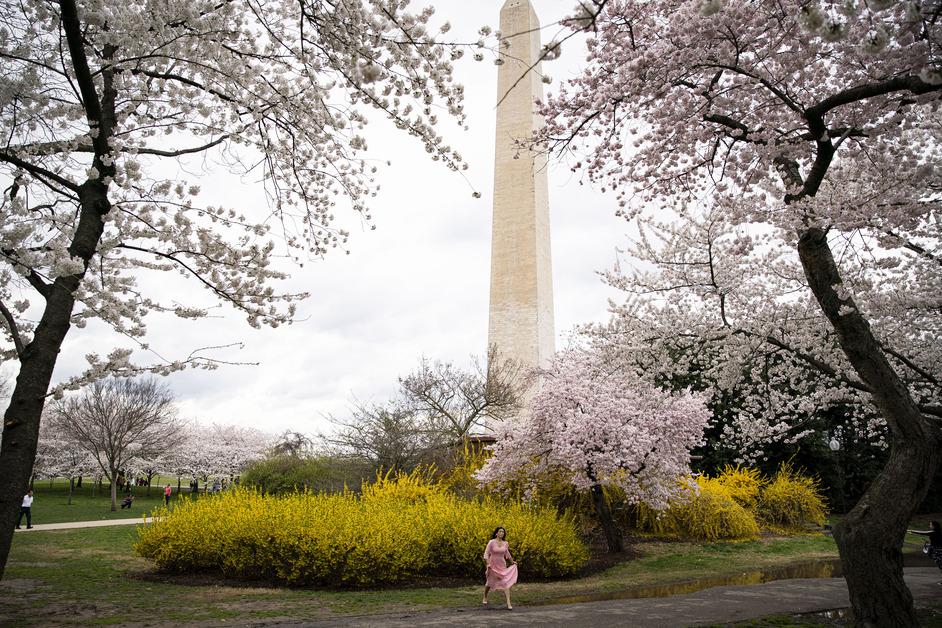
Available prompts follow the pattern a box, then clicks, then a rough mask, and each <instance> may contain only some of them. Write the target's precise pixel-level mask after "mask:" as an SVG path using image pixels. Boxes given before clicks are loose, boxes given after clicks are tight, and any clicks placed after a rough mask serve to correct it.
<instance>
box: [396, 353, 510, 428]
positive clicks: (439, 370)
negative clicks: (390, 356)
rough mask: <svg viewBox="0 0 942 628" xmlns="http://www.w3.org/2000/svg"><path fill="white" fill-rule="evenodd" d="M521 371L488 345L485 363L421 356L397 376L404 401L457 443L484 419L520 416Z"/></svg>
mask: <svg viewBox="0 0 942 628" xmlns="http://www.w3.org/2000/svg"><path fill="white" fill-rule="evenodd" d="M521 371H522V369H521V367H520V365H519V364H517V363H516V362H514V361H513V360H510V359H504V358H501V357H500V355H498V353H497V349H496V346H491V347H490V348H489V349H488V352H487V361H486V363H485V364H484V365H482V364H481V362H480V360H478V359H476V358H475V359H473V360H472V368H471V370H463V369H460V368H457V367H455V366H454V365H453V364H451V363H450V362H430V361H429V360H428V359H426V358H423V359H422V361H421V362H420V363H419V368H418V369H416V370H415V371H414V372H413V373H411V374H410V375H408V376H407V377H403V378H400V379H399V384H400V386H401V395H402V403H403V405H404V406H405V407H408V408H409V409H410V410H412V411H413V412H414V413H416V414H418V415H421V416H423V417H424V418H425V421H426V422H427V423H428V424H429V428H430V429H434V430H436V431H438V432H440V433H441V434H442V435H444V436H446V437H447V438H448V439H449V440H450V442H451V444H457V443H458V442H460V441H461V440H462V439H463V438H465V437H466V436H468V434H470V433H471V432H473V431H474V430H475V428H482V427H483V426H484V421H485V420H486V419H488V418H490V419H492V420H495V421H502V420H506V419H510V418H513V417H514V416H515V415H516V414H517V412H518V411H519V409H520V399H521V397H520V386H521V383H522V381H523V378H522V372H521Z"/></svg>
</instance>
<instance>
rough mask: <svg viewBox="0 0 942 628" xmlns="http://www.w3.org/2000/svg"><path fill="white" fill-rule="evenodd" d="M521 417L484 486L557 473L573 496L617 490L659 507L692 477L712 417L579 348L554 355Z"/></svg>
mask: <svg viewBox="0 0 942 628" xmlns="http://www.w3.org/2000/svg"><path fill="white" fill-rule="evenodd" d="M540 377H541V382H540V384H539V385H538V389H537V390H536V392H535V393H534V395H533V397H532V399H531V400H530V404H529V406H528V409H527V411H526V412H525V413H524V415H523V417H522V418H520V419H519V420H517V421H508V422H506V423H504V424H502V427H501V432H500V433H499V434H498V437H497V442H496V443H495V445H494V446H493V455H492V456H491V458H490V459H488V461H487V463H486V464H485V465H484V467H483V468H482V469H481V471H480V472H479V474H478V478H479V479H480V480H481V481H483V482H487V483H496V484H501V483H505V482H510V481H514V480H519V479H520V478H521V476H522V475H525V476H526V479H527V480H530V481H537V479H538V478H539V477H541V476H542V475H543V474H544V473H551V472H559V471H562V472H563V473H564V474H565V476H566V477H567V478H568V480H569V481H570V482H571V483H572V485H573V486H575V487H576V488H578V489H590V488H592V487H593V486H606V485H610V486H618V487H619V488H621V489H622V490H624V492H625V495H626V497H627V499H628V500H629V501H631V502H638V501H644V502H645V503H647V504H650V505H652V506H653V507H655V508H665V507H666V506H667V502H668V500H669V499H670V497H671V496H673V495H674V494H675V493H676V492H677V491H678V490H679V489H680V486H681V485H680V483H679V479H680V478H681V477H683V476H685V475H687V474H689V472H690V468H689V464H690V450H691V449H692V448H693V447H695V446H697V445H698V444H700V443H701V441H702V438H703V429H704V427H705V425H706V423H707V420H708V419H709V416H710V413H709V411H708V410H707V408H706V406H705V404H704V401H703V399H702V398H700V397H699V396H697V395H693V394H690V393H686V392H685V393H676V394H671V393H669V392H665V391H663V390H660V389H658V388H656V387H655V386H653V385H651V384H650V383H648V382H645V381H644V380H643V379H641V378H640V377H639V376H638V375H637V374H636V373H634V372H633V371H631V370H629V369H624V368H620V367H618V366H616V365H613V364H611V363H609V362H608V361H607V360H606V359H604V354H602V353H600V352H595V351H590V350H585V349H570V350H567V351H563V352H560V353H559V354H557V356H556V357H555V358H554V360H553V363H552V364H551V365H550V366H549V367H548V369H546V370H545V371H543V372H541V373H540Z"/></svg>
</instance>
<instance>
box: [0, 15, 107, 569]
mask: <svg viewBox="0 0 942 628" xmlns="http://www.w3.org/2000/svg"><path fill="white" fill-rule="evenodd" d="M59 10H60V15H61V18H62V19H61V24H62V31H63V32H64V34H65V39H66V42H67V44H68V50H69V58H70V60H71V62H72V69H73V70H74V72H75V84H76V85H77V87H78V88H79V90H80V92H81V95H82V104H83V106H84V108H85V114H86V118H87V120H88V124H89V127H90V128H97V130H98V133H97V134H96V135H95V136H94V137H93V138H92V145H93V147H94V157H93V158H92V165H93V166H94V167H95V169H96V170H97V171H98V172H99V176H100V178H98V179H94V180H93V179H89V180H87V181H85V183H83V184H82V185H75V184H74V183H71V182H70V181H68V180H66V179H65V178H62V179H61V180H57V183H59V184H60V185H62V186H63V187H68V188H70V192H73V193H75V195H76V196H77V197H78V209H79V217H78V225H77V226H76V227H75V235H74V236H73V238H72V242H71V243H70V244H69V248H68V251H69V255H70V256H71V257H73V258H77V259H80V260H82V262H83V266H84V268H86V269H87V268H88V264H89V261H90V260H91V259H92V256H94V255H95V251H96V250H97V249H98V243H99V242H100V241H101V234H102V232H103V231H104V222H103V220H102V217H103V216H104V215H105V214H107V213H108V212H109V211H110V209H111V204H110V203H109V201H108V187H107V185H105V183H104V182H103V181H104V180H105V178H110V177H113V176H114V174H115V168H114V164H113V162H110V161H109V162H108V163H107V164H106V163H105V162H104V161H103V160H102V158H103V156H105V155H107V154H109V153H110V152H111V147H110V146H109V144H108V142H109V141H110V140H111V139H112V137H113V135H114V128H115V124H116V117H115V107H114V104H115V101H116V98H117V92H116V90H115V87H114V72H113V70H112V69H110V68H104V69H102V71H101V84H102V93H101V98H100V99H99V95H98V92H97V89H98V88H97V86H96V84H95V79H94V77H93V74H92V71H91V69H90V68H89V65H88V57H87V56H86V52H85V42H84V40H83V36H82V24H81V22H80V20H79V15H78V7H77V6H76V3H75V0H59ZM114 52H115V49H114V47H113V46H111V45H107V46H105V48H104V49H103V51H102V56H103V57H104V58H105V59H108V58H111V57H112V56H113V55H114ZM27 270H28V274H27V277H26V278H27V280H28V281H29V282H30V284H31V285H32V286H33V287H34V288H35V289H36V291H37V292H39V293H40V294H41V295H42V296H43V297H44V298H45V301H46V305H45V309H44V310H43V313H42V317H41V318H40V320H39V324H38V325H37V326H36V330H35V332H34V334H33V339H32V341H30V343H29V344H28V345H26V346H25V347H23V350H22V352H21V353H20V354H19V356H18V357H19V360H20V372H19V374H18V375H17V377H16V385H15V386H14V387H13V394H12V396H11V397H10V405H9V406H8V407H7V410H6V412H5V413H4V415H3V442H2V444H0V478H3V482H2V483H0V578H2V577H3V572H4V570H5V568H6V564H7V557H8V556H9V554H10V546H11V545H12V543H13V529H14V527H15V524H16V519H17V517H18V516H19V509H20V505H21V504H22V497H23V494H24V492H25V489H26V485H27V484H28V483H29V479H30V475H31V474H32V472H33V461H34V460H35V458H36V444H37V442H38V440H39V421H40V417H41V416H42V411H43V405H44V403H45V401H46V394H47V393H48V392H49V383H50V382H51V380H52V372H53V370H54V369H55V366H56V360H57V358H58V357H59V351H60V350H61V348H62V342H63V341H64V340H65V336H66V334H67V333H68V331H69V327H70V326H71V317H72V309H73V306H74V305H75V298H74V297H73V295H74V294H75V290H76V289H77V288H78V286H79V284H80V283H81V281H82V279H83V278H84V276H85V271H84V270H83V271H82V272H80V273H77V274H74V275H63V276H60V277H56V279H55V281H54V282H52V283H51V284H50V283H46V281H45V280H44V279H42V278H41V277H40V276H39V275H37V274H36V273H34V272H29V271H30V269H27Z"/></svg>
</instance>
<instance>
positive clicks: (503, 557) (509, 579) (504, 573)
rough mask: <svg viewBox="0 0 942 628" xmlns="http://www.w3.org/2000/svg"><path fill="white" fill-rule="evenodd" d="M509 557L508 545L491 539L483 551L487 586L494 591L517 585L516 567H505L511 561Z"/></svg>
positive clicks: (511, 558) (511, 557) (514, 565)
mask: <svg viewBox="0 0 942 628" xmlns="http://www.w3.org/2000/svg"><path fill="white" fill-rule="evenodd" d="M513 559H514V558H513V556H511V555H510V545H509V544H508V543H504V542H502V541H498V540H497V539H491V540H490V541H488V542H487V549H485V550H484V561H485V562H487V571H486V572H485V576H486V577H487V586H489V587H490V588H492V589H494V590H495V591H501V590H503V589H509V588H510V587H512V586H514V585H515V584H516V583H517V565H516V564H513V565H511V566H510V567H508V566H507V561H508V560H513Z"/></svg>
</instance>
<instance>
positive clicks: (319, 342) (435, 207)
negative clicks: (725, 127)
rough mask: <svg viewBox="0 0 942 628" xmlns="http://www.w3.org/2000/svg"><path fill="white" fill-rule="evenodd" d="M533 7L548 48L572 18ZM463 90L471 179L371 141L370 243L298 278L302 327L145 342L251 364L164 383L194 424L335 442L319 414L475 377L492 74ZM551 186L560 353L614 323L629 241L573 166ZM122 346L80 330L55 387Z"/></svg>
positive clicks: (487, 228)
mask: <svg viewBox="0 0 942 628" xmlns="http://www.w3.org/2000/svg"><path fill="white" fill-rule="evenodd" d="M431 4H433V5H434V6H435V8H436V18H435V20H436V21H437V22H438V23H441V22H442V21H444V20H448V21H450V22H451V23H452V26H453V29H452V31H451V33H449V35H453V36H454V37H455V38H457V39H462V40H464V41H468V40H471V41H473V40H475V39H477V35H476V32H477V29H478V28H479V27H480V26H481V25H484V24H490V25H492V26H493V27H495V28H496V27H497V24H498V15H499V10H500V6H501V4H502V2H501V0H475V1H474V2H465V1H462V0H439V1H436V2H432V3H431ZM533 4H534V6H535V8H536V10H537V13H538V15H539V16H540V19H541V22H542V23H543V24H544V25H547V26H546V27H545V28H544V31H543V39H544V42H545V41H547V40H548V39H550V38H551V37H552V36H553V35H555V34H556V33H557V32H558V31H559V28H558V27H556V26H549V25H550V24H552V23H553V22H556V21H557V20H559V19H560V18H561V17H562V16H563V15H565V14H566V13H568V12H569V11H571V10H572V5H574V4H575V2H559V1H553V0H534V2H533ZM420 5H424V3H422V2H419V3H417V4H416V6H420ZM578 48H579V47H578V46H569V47H568V48H566V49H564V50H563V56H562V58H561V59H560V60H558V61H554V62H552V64H546V67H544V71H545V72H546V73H548V74H550V75H552V77H553V78H554V85H555V84H557V83H558V82H559V80H560V79H565V78H566V77H568V76H571V75H573V74H575V72H576V71H577V69H578V68H579V66H580V63H581V62H582V61H583V53H582V51H580V50H579V49H578ZM456 74H457V76H456V79H457V80H458V81H460V82H461V83H463V84H464V85H465V87H466V93H467V101H466V109H467V111H468V124H469V126H470V129H469V131H467V132H461V131H460V130H457V129H454V130H450V131H449V132H448V133H447V134H446V138H447V140H448V142H449V143H450V144H452V145H453V146H457V147H459V150H460V152H461V153H462V155H463V156H464V157H465V159H466V160H467V161H468V162H469V164H470V169H469V170H468V171H467V172H466V173H465V177H466V178H465V177H462V176H461V175H459V174H456V173H453V172H450V171H448V170H446V169H445V168H444V167H443V166H442V165H441V164H440V163H436V162H432V161H430V160H428V159H427V156H426V153H425V151H424V150H423V149H422V147H421V145H420V144H419V143H418V142H416V141H413V140H412V139H411V138H409V137H407V136H405V135H401V134H398V133H396V132H395V131H394V130H392V129H390V126H389V125H388V124H387V123H385V122H384V121H382V120H379V119H377V121H376V122H375V123H373V124H371V125H369V127H368V129H367V137H368V141H369V145H370V152H371V154H372V155H374V156H375V157H376V158H377V159H381V160H384V161H385V160H386V159H389V160H391V161H392V165H391V166H389V167H383V168H381V170H380V184H381V185H382V190H381V191H380V193H379V196H378V197H377V198H375V199H373V201H372V209H373V211H372V215H373V218H374V222H375V225H376V230H375V231H371V230H369V228H368V227H363V226H362V225H360V224H359V223H353V225H352V231H353V233H352V236H351V239H350V243H349V248H350V254H349V255H344V254H343V253H342V252H338V253H334V254H330V255H328V256H326V257H325V258H324V259H323V260H319V261H316V262H314V263H305V264H304V267H303V268H296V267H291V273H292V278H291V280H290V282H288V283H287V287H289V288H291V289H296V290H305V291H308V292H310V293H311V297H310V298H309V299H308V300H307V301H305V302H303V303H302V304H301V305H300V306H299V309H298V317H297V318H298V320H297V322H296V323H295V324H293V325H291V326H286V327H281V328H279V329H275V330H271V329H263V330H254V329H252V328H250V327H249V326H248V325H247V324H246V323H245V321H244V318H243V317H242V316H239V315H238V314H236V313H235V312H233V311H232V310H231V309H229V308H226V307H219V308H218V309H217V310H216V312H217V316H215V317H213V318H211V319H209V320H205V321H199V322H195V323H193V322H189V321H181V320H179V319H169V318H168V319H154V320H152V321H151V322H150V324H149V329H150V334H149V336H148V342H149V343H150V345H151V346H152V347H154V349H155V350H156V351H158V352H159V353H160V354H161V355H164V356H166V357H167V358H170V359H175V358H179V357H181V356H186V355H187V354H188V353H189V352H190V351H191V350H192V349H193V348H196V347H202V346H207V345H226V344H230V343H243V348H242V349H241V350H238V351H235V350H224V351H219V352H217V353H216V355H217V356H218V357H221V358H225V359H230V360H236V361H241V362H257V363H258V365H257V366H224V367H222V368H220V369H218V370H216V371H185V372H182V373H177V374H174V375H172V376H170V377H169V378H168V380H167V381H168V384H169V385H170V386H171V388H172V389H173V390H174V392H175V393H176V395H177V398H178V400H179V405H180V407H181V410H182V412H183V414H184V415H185V416H187V417H189V418H193V419H198V420H199V421H200V422H204V423H209V422H220V423H236V424H241V425H251V426H255V427H258V428H261V429H265V430H269V431H272V432H281V431H283V430H285V429H293V430H299V431H303V432H309V433H310V432H318V431H324V430H327V429H329V424H328V423H327V422H326V421H325V420H324V418H323V417H324V415H325V414H327V413H333V414H335V415H343V414H344V412H345V411H346V409H347V408H348V406H349V403H350V400H351V398H352V397H354V396H355V397H357V398H359V399H361V400H372V401H382V400H384V399H386V398H388V397H389V396H390V395H392V394H393V392H394V391H395V388H396V384H397V382H396V378H397V376H398V375H401V374H405V373H407V372H409V371H410V370H411V369H412V368H413V367H414V366H415V365H416V363H417V362H418V360H419V358H420V357H421V356H423V355H425V356H428V357H430V358H433V359H439V360H448V361H453V362H456V363H459V364H468V363H469V362H470V356H471V355H482V354H483V353H484V352H485V350H486V346H487V308H488V283H489V271H490V269H489V266H490V233H491V198H492V192H493V190H492V180H493V156H494V116H495V108H494V105H495V103H496V98H497V87H496V85H497V67H496V66H495V65H493V64H492V62H491V61H490V59H489V60H487V61H485V62H483V63H475V62H473V61H471V60H470V59H469V60H467V61H466V62H465V61H462V62H460V63H459V64H458V66H457V68H456ZM201 183H202V187H203V189H204V191H205V194H204V195H203V200H204V202H207V201H209V202H211V203H212V204H219V203H225V204H227V205H229V206H232V207H243V206H245V205H246V204H252V203H263V202H264V200H263V196H262V192H261V190H260V189H259V186H258V185H255V184H254V183H253V182H252V181H249V180H246V181H240V182H235V184H233V182H232V181H227V180H226V179H225V177H224V176H223V175H222V174H221V173H218V172H215V171H212V170H211V171H209V172H208V173H207V174H206V176H205V177H204V179H203V181H202V182H201ZM549 186H550V190H549V197H550V211H551V225H552V250H553V283H554V291H555V301H556V303H555V312H556V331H557V341H556V345H557V348H558V347H560V346H563V345H565V343H566V335H567V333H568V332H570V331H571V329H572V328H573V327H574V326H575V325H578V324H580V323H586V322H590V321H594V320H601V319H603V318H605V317H606V301H607V298H608V297H609V296H611V294H612V292H611V290H610V289H608V288H606V287H605V286H603V285H602V283H601V282H600V280H599V278H598V276H597V275H596V271H598V270H603V269H607V268H610V267H611V266H612V265H613V264H614V261H615V248H616V247H617V246H620V245H622V243H623V242H624V237H625V233H626V231H627V225H626V224H625V223H624V221H622V220H620V219H617V218H615V216H614V208H613V205H614V203H613V199H612V196H611V195H603V194H601V193H599V192H598V191H595V190H592V189H591V188H589V187H588V186H581V185H579V180H578V179H577V178H576V177H575V176H574V175H572V174H571V173H570V172H569V169H568V168H567V167H566V166H565V165H563V164H553V165H551V167H550V176H549ZM475 190H477V191H479V192H480V193H481V197H480V198H478V199H475V198H472V192H474V191H475ZM247 209H251V208H247ZM163 274H164V275H166V273H163ZM151 279H152V278H148V281H150V280H151ZM160 281H161V287H162V289H164V290H170V291H173V292H174V296H175V298H177V300H179V301H181V302H186V303H191V302H198V303H208V300H207V296H206V295H205V292H204V291H203V290H201V288H200V287H199V286H198V285H197V284H196V283H195V282H185V281H182V279H181V280H179V281H177V280H173V279H170V280H168V279H166V278H163V279H160ZM142 283H144V282H142ZM114 346H128V342H127V341H126V340H122V339H120V338H115V337H114V336H113V335H109V333H108V332H107V331H106V330H104V329H100V328H97V327H95V326H89V328H87V329H84V330H79V329H73V330H72V332H71V333H70V335H69V337H68V339H67V341H66V343H65V346H64V347H63V352H62V354H61V356H60V361H59V367H58V369H57V371H56V379H57V380H61V379H63V378H65V377H68V376H69V375H72V374H75V373H77V372H80V371H81V370H82V369H83V368H84V365H85V360H84V355H85V354H87V353H89V352H92V351H95V352H99V353H107V351H108V350H109V349H110V348H112V347H114Z"/></svg>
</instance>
